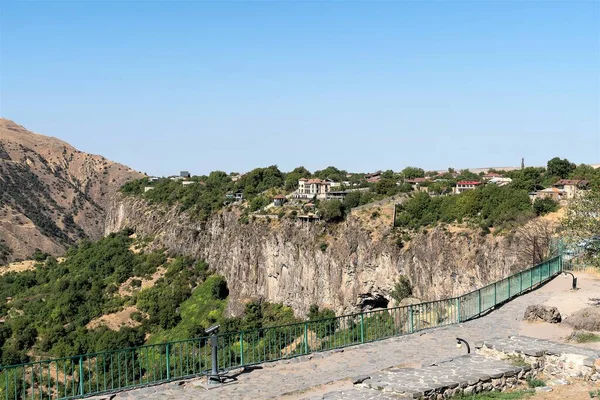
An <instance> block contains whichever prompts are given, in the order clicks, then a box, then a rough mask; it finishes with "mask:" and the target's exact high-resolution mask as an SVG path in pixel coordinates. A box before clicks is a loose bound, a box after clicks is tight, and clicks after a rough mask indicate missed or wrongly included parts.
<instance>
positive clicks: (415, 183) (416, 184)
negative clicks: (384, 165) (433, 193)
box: [404, 178, 429, 193]
mask: <svg viewBox="0 0 600 400" xmlns="http://www.w3.org/2000/svg"><path fill="white" fill-rule="evenodd" d="M426 182H429V179H428V178H414V179H405V180H404V183H408V184H410V186H411V187H412V189H413V190H414V191H416V192H425V193H428V192H429V188H428V187H427V186H423V184H424V183H426Z"/></svg>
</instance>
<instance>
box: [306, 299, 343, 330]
mask: <svg viewBox="0 0 600 400" xmlns="http://www.w3.org/2000/svg"><path fill="white" fill-rule="evenodd" d="M308 320H309V321H312V322H315V323H312V324H309V327H310V329H312V330H315V331H316V334H317V336H318V337H320V338H324V337H327V336H330V335H332V334H333V333H334V332H335V331H336V329H337V328H338V321H337V319H336V318H335V312H334V311H333V310H330V309H328V308H323V309H319V306H318V305H316V304H312V305H311V306H310V307H309V310H308Z"/></svg>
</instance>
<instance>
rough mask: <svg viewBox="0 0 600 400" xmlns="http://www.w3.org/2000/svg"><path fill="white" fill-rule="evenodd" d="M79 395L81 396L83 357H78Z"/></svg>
mask: <svg viewBox="0 0 600 400" xmlns="http://www.w3.org/2000/svg"><path fill="white" fill-rule="evenodd" d="M79 395H80V396H83V356H79Z"/></svg>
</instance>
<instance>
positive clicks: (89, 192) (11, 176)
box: [0, 118, 143, 264]
mask: <svg viewBox="0 0 600 400" xmlns="http://www.w3.org/2000/svg"><path fill="white" fill-rule="evenodd" d="M142 176H143V174H141V173H139V172H137V171H134V170H132V169H131V168H129V167H127V166H125V165H122V164H118V163H114V162H112V161H109V160H107V159H106V158H104V157H102V156H99V155H92V154H87V153H83V152H81V151H79V150H77V149H75V148H74V147H73V146H71V145H70V144H68V143H66V142H64V141H62V140H59V139H56V138H53V137H49V136H44V135H40V134H37V133H34V132H31V131H29V130H27V129H26V128H24V127H23V126H21V125H18V124H16V123H15V122H13V121H11V120H8V119H4V118H0V264H4V263H7V262H9V261H12V260H15V259H24V258H27V257H29V256H31V254H32V253H33V252H34V250H35V249H40V250H41V251H43V252H47V253H50V254H53V255H59V254H61V253H62V252H64V250H65V249H66V248H67V247H68V246H70V245H72V244H73V243H76V242H77V241H78V240H80V239H97V238H99V237H101V236H102V234H103V232H104V217H105V208H106V206H107V204H108V202H109V201H110V198H111V197H112V196H113V195H114V193H115V192H116V191H117V190H118V189H119V187H121V185H123V184H124V183H125V182H127V181H129V180H132V179H136V178H140V177H142Z"/></svg>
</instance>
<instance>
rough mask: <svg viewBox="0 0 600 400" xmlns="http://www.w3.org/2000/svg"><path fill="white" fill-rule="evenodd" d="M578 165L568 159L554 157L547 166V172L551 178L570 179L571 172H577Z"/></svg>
mask: <svg viewBox="0 0 600 400" xmlns="http://www.w3.org/2000/svg"><path fill="white" fill-rule="evenodd" d="M575 168H576V165H575V164H574V163H572V162H570V161H569V160H567V159H566V158H563V159H562V160H561V159H560V158H558V157H554V158H553V159H551V160H550V161H548V164H547V172H548V175H550V176H557V177H559V178H561V179H564V178H568V177H569V175H570V174H571V172H573V170H575Z"/></svg>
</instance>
